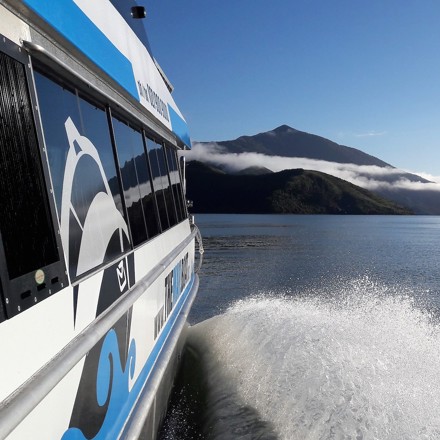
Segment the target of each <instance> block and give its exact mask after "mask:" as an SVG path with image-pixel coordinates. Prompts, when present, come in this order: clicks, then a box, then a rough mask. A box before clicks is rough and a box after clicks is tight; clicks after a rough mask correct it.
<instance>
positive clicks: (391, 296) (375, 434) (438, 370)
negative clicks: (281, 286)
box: [191, 278, 440, 440]
mask: <svg viewBox="0 0 440 440" xmlns="http://www.w3.org/2000/svg"><path fill="white" fill-rule="evenodd" d="M332 289H333V294H332V295H330V298H328V299H322V298H319V295H314V296H313V295H312V296H310V295H309V296H308V297H305V298H294V297H289V296H284V297H280V296H279V295H270V294H265V295H260V296H258V297H254V298H250V299H246V300H242V301H238V302H237V303H235V304H234V305H233V306H231V307H230V308H229V309H228V310H227V312H226V313H224V314H223V315H221V316H217V317H215V318H212V319H210V320H208V321H205V322H203V323H201V324H198V325H196V326H195V327H193V329H192V335H191V338H192V339H193V341H198V342H197V343H199V344H201V345H202V346H203V347H204V350H208V351H209V358H210V364H211V365H215V368H218V369H219V370H220V371H221V373H222V374H221V376H222V380H223V381H224V384H225V385H226V384H227V385H228V386H231V389H234V393H237V395H238V396H239V398H240V400H241V401H242V402H243V403H244V404H246V405H250V406H252V407H254V408H256V410H257V411H258V412H259V413H260V415H261V417H262V418H263V419H264V420H267V421H269V422H271V423H272V424H273V426H274V428H275V430H276V431H277V432H278V434H279V436H280V438H283V439H288V440H294V439H308V440H314V439H356V440H360V439H378V440H405V439H408V440H415V439H417V440H418V439H438V438H440V380H439V375H440V331H439V327H438V325H437V324H435V323H434V322H433V319H432V318H431V316H430V315H429V314H428V313H425V312H423V311H421V310H419V309H417V308H416V307H415V306H414V303H413V300H412V299H411V298H410V297H409V296H404V295H399V294H398V292H397V291H390V290H389V288H386V287H384V286H381V285H378V284H376V283H373V282H371V281H370V280H368V278H364V279H361V280H355V281H353V282H351V283H346V284H345V285H339V286H337V287H333V288H332ZM210 368H214V367H212V366H211V367H210ZM216 377H217V376H216Z"/></svg>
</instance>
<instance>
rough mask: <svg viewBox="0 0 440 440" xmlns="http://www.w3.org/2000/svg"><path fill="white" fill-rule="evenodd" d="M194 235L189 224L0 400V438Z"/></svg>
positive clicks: (104, 333)
mask: <svg viewBox="0 0 440 440" xmlns="http://www.w3.org/2000/svg"><path fill="white" fill-rule="evenodd" d="M197 235H200V232H199V230H198V228H197V226H195V225H192V230H191V233H190V234H189V235H188V236H187V237H186V238H185V239H184V240H183V241H182V242H181V243H180V244H179V245H178V246H176V247H175V248H174V249H173V250H172V251H171V252H170V253H168V254H167V255H166V256H165V257H164V258H163V259H162V260H160V261H159V263H158V264H157V265H156V266H154V267H153V268H152V269H151V270H150V271H149V272H148V273H147V274H146V275H145V276H144V277H143V278H142V279H141V280H140V281H139V283H137V284H136V286H134V287H133V288H132V289H131V290H129V291H128V292H126V293H124V294H123V295H122V296H121V297H120V298H118V299H117V300H116V301H115V302H114V303H113V304H112V305H111V306H110V307H109V308H108V309H106V310H105V311H104V312H103V313H102V314H101V315H99V316H98V317H97V318H96V319H95V320H94V321H93V322H92V323H91V324H89V325H88V326H87V327H86V328H85V329H83V330H82V331H81V332H80V333H78V335H77V336H75V338H73V339H72V340H71V341H70V342H69V343H68V344H67V345H66V346H65V347H64V348H63V349H62V350H60V351H59V352H58V353H57V354H56V355H55V356H54V357H53V358H52V359H51V360H50V361H49V362H47V363H46V364H45V365H44V366H43V367H41V368H40V370H38V371H37V372H36V373H35V374H34V375H32V376H31V377H30V378H29V379H28V380H26V381H25V382H24V383H23V384H22V385H21V386H19V387H18V388H17V389H16V390H15V391H14V392H13V393H11V394H10V395H9V396H8V397H6V399H4V400H3V402H1V403H0V439H4V438H5V437H6V436H8V435H9V434H10V433H11V432H12V431H13V430H14V429H15V428H16V427H17V426H18V425H19V424H20V423H21V422H22V421H23V420H24V419H25V418H26V416H27V415H28V414H29V413H30V412H31V411H32V410H33V409H34V408H35V407H36V406H37V405H38V404H39V403H40V402H41V401H42V400H43V399H44V398H45V397H46V396H47V395H48V394H49V393H50V392H51V391H52V390H53V389H54V388H55V386H56V385H57V384H58V383H59V382H60V381H61V380H62V379H63V378H64V377H65V376H66V375H67V374H68V373H69V371H70V370H71V369H72V368H73V367H74V366H75V365H76V364H77V363H78V362H79V361H80V360H81V359H82V358H83V357H84V356H85V355H86V354H87V353H88V352H89V351H90V350H91V349H92V348H93V347H94V346H95V345H96V343H98V342H99V341H100V340H101V339H102V338H103V337H104V336H105V335H106V333H107V332H108V330H109V329H110V328H111V327H112V326H113V325H114V324H115V323H116V322H117V321H118V320H119V319H120V318H121V317H122V316H123V315H124V314H125V313H126V312H127V311H128V310H129V309H130V307H131V306H132V305H133V304H134V303H135V302H136V301H137V300H138V299H139V298H140V297H141V296H142V294H143V293H144V292H145V291H146V290H147V289H148V287H150V286H151V284H153V283H154V282H155V281H156V280H157V278H158V277H159V276H160V275H161V274H162V273H163V272H164V271H165V270H166V269H167V268H168V266H169V265H170V264H171V263H172V262H173V260H175V258H176V257H177V256H178V255H179V254H180V253H181V252H182V251H183V250H184V249H185V248H186V247H187V246H188V244H190V243H191V241H192V240H193V239H194V238H195V237H197Z"/></svg>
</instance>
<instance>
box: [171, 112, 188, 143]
mask: <svg viewBox="0 0 440 440" xmlns="http://www.w3.org/2000/svg"><path fill="white" fill-rule="evenodd" d="M168 113H169V114H170V120H171V128H172V130H173V132H174V133H175V134H176V135H177V136H178V137H179V138H180V140H181V141H182V142H183V143H184V144H185V145H186V146H187V147H189V148H191V139H190V137H189V130H188V126H187V125H186V122H185V121H184V120H183V119H182V118H181V117H180V116H179V115H178V114H177V113H176V112H175V111H174V109H173V108H172V107H171V106H170V105H168Z"/></svg>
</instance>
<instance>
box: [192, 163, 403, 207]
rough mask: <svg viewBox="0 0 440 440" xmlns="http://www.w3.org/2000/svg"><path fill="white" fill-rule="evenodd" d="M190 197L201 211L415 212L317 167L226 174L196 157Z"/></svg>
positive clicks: (193, 165)
mask: <svg viewBox="0 0 440 440" xmlns="http://www.w3.org/2000/svg"><path fill="white" fill-rule="evenodd" d="M186 176H187V196H188V198H189V199H190V200H193V202H194V208H193V211H194V212H198V213H237V214H238V213H249V214H251V213H254V214H256V213H260V214H263V213H293V214H411V211H410V210H409V209H406V208H403V207H401V206H398V205H397V204H395V203H393V202H390V201H388V200H385V199H383V198H381V197H379V196H377V195H375V194H373V193H371V192H369V191H367V190H365V189H363V188H360V187H357V186H355V185H352V184H351V183H349V182H346V181H344V180H342V179H339V178H337V177H334V176H330V175H328V174H325V173H321V172H318V171H304V170H302V169H296V170H285V171H280V172H278V173H270V172H269V173H266V174H257V175H255V174H239V175H237V174H235V175H233V174H227V173H225V172H224V171H223V170H219V169H217V168H215V167H212V166H209V165H206V164H203V163H201V162H197V161H193V162H190V163H189V164H188V165H187V169H186Z"/></svg>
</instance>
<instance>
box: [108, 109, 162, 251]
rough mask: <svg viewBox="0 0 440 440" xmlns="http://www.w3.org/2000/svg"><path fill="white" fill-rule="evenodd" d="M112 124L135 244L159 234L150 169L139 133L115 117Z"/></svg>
mask: <svg viewBox="0 0 440 440" xmlns="http://www.w3.org/2000/svg"><path fill="white" fill-rule="evenodd" d="M112 123H113V130H114V134H115V142H116V147H117V151H118V159H119V166H120V168H121V175H122V184H123V187H124V197H125V205H126V207H127V212H128V219H129V222H130V229H131V234H132V238H133V244H134V245H138V244H140V243H142V242H144V241H146V240H147V239H148V238H151V237H153V236H154V235H157V234H158V233H159V226H158V222H157V214H156V207H155V206H156V203H155V199H154V194H153V191H152V187H151V177H150V171H149V168H148V163H147V157H146V154H145V149H144V143H143V139H142V134H141V133H140V132H139V131H137V130H135V129H133V128H131V127H129V126H128V125H127V124H125V123H124V122H121V121H120V120H118V119H116V118H112Z"/></svg>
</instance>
